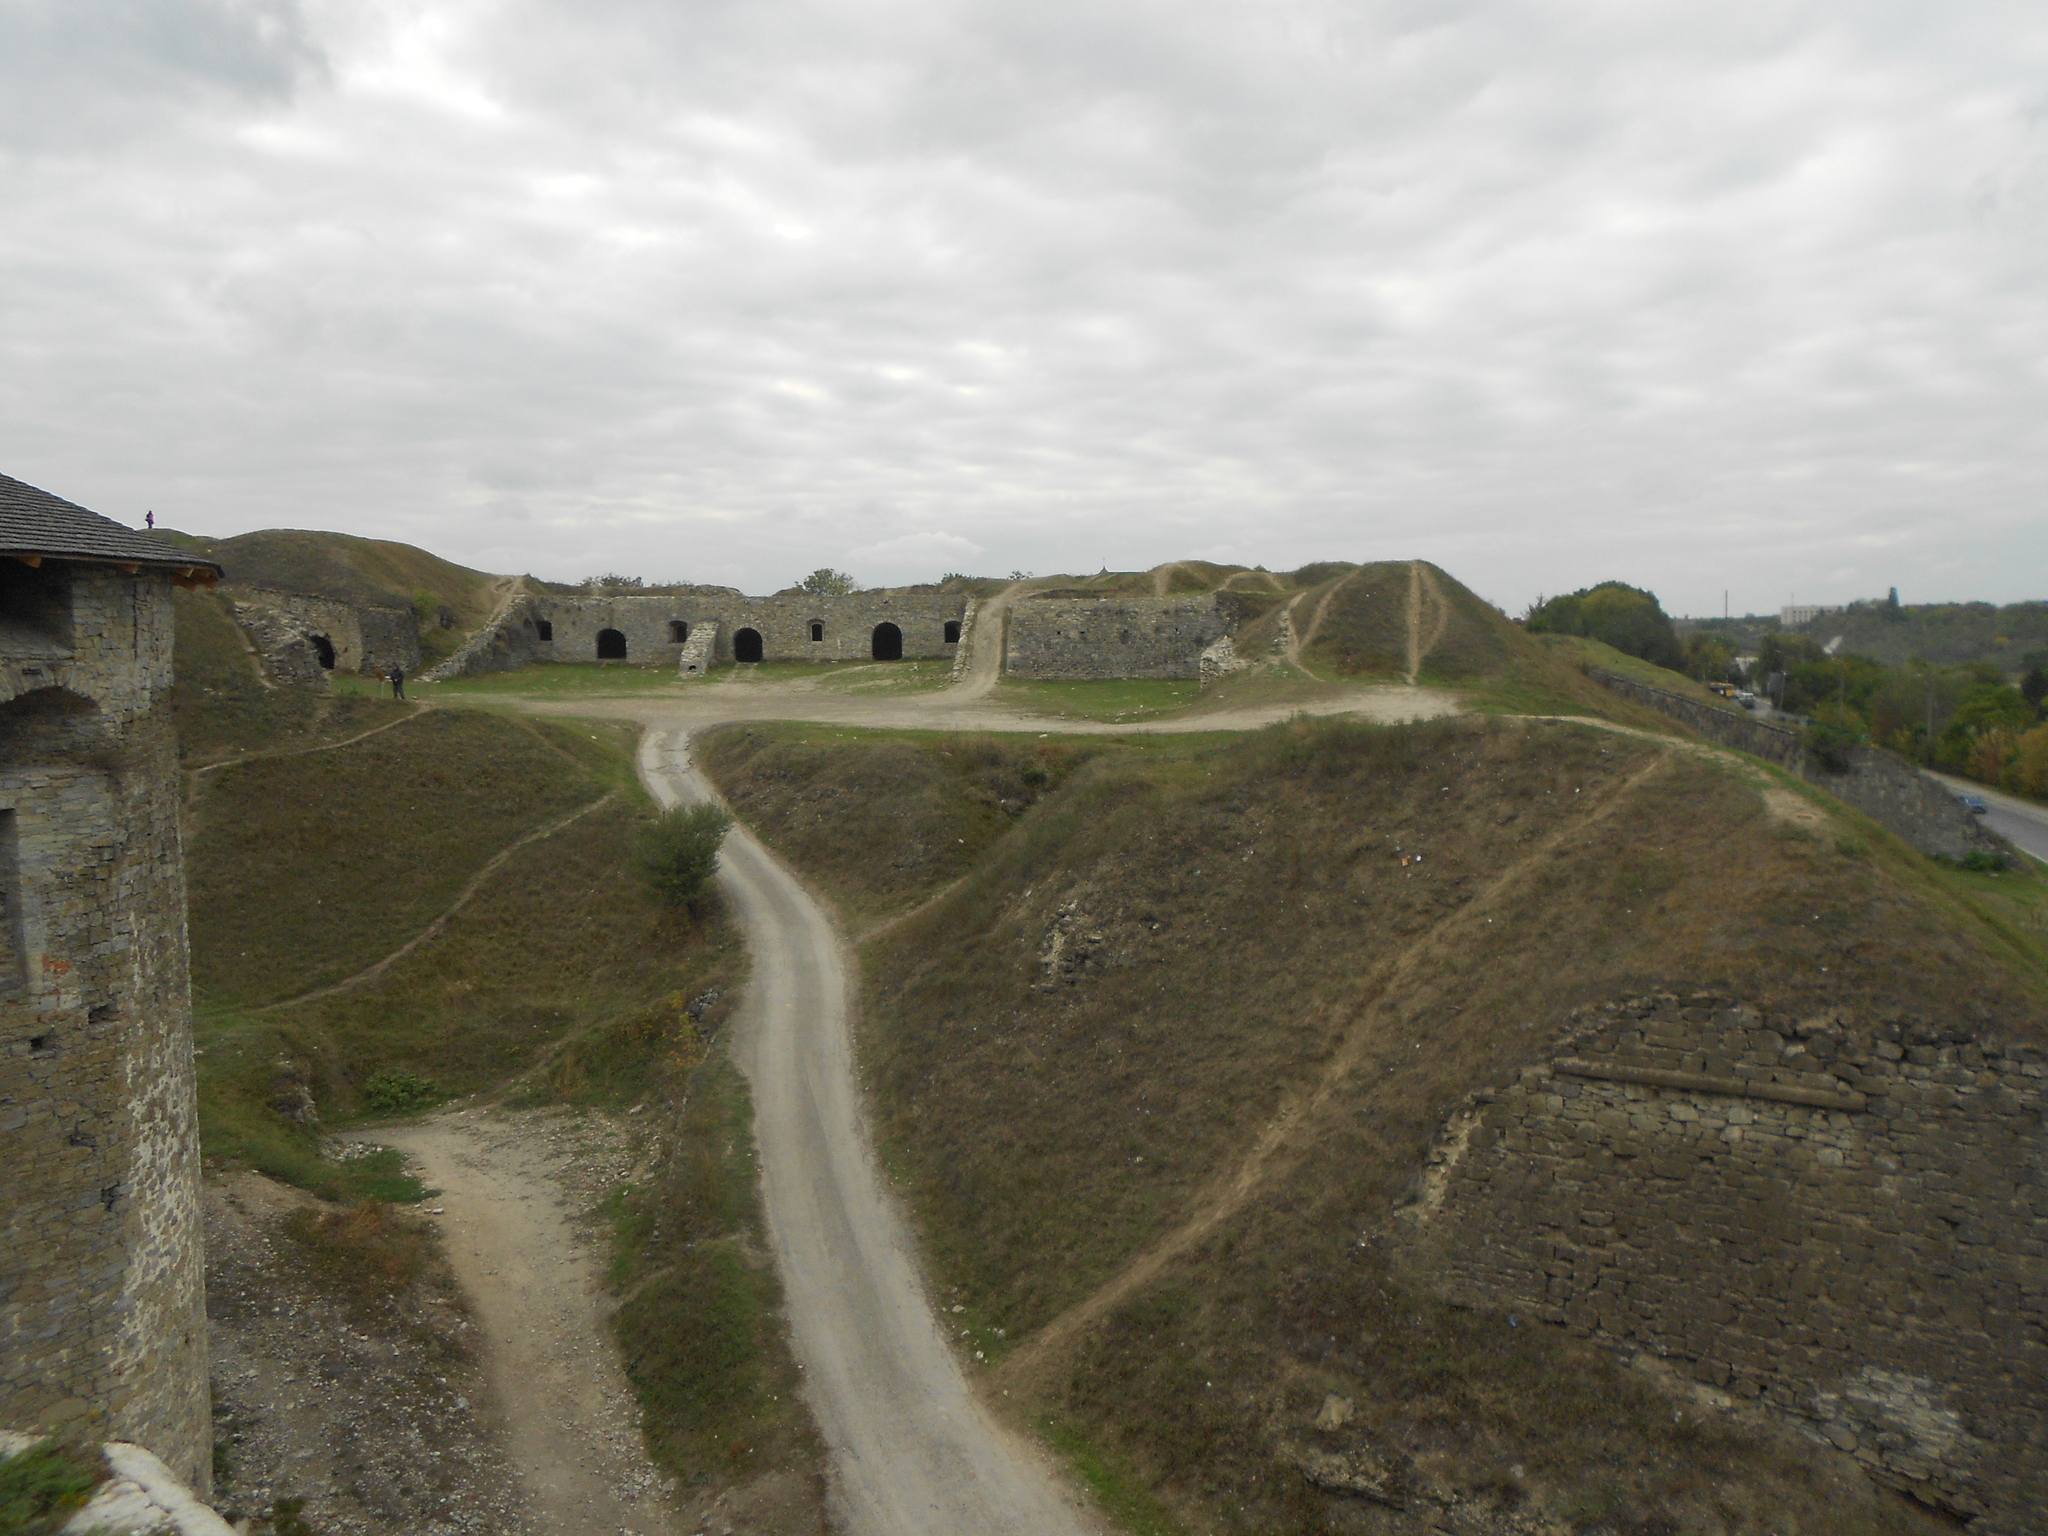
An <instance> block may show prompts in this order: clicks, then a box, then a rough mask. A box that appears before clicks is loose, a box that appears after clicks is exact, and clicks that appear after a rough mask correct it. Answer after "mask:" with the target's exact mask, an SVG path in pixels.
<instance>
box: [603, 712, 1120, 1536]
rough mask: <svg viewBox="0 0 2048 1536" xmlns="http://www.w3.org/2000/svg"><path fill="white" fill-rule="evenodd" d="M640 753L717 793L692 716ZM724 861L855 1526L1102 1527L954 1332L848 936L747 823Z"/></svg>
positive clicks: (829, 1423) (831, 1431) (781, 1191)
mask: <svg viewBox="0 0 2048 1536" xmlns="http://www.w3.org/2000/svg"><path fill="white" fill-rule="evenodd" d="M640 770H641V774H642V777H643V778H644V780H645V781H646V783H647V786H648V789H649V790H650V792H652V793H653V794H654V796H655V797H656V798H657V799H658V800H660V801H661V803H662V804H664V805H675V804H677V803H679V802H687V801H696V800H702V799H706V798H708V792H707V791H706V789H705V787H704V786H703V784H702V782H701V781H700V780H698V778H697V777H696V775H695V774H694V772H693V771H692V770H691V768H690V764H689V758H688V735H687V733H686V732H685V731H684V730H681V729H675V728H671V729H668V730H657V731H650V732H649V733H648V735H647V736H646V738H645V739H644V740H643V742H642V744H641V752H640ZM720 878H721V879H722V880H723V881H724V882H725V887H726V890H727V892H728V894H729V895H730V896H731V898H732V900H733V902H734V905H735V906H736V907H737V909H738V912H739V917H740V921H741V923H742V925H743V926H744V927H745V929H746V932H747V939H748V946H749V948H750V950H751V952H752V954H753V958H754V980H753V982H752V983H751V985H750V987H749V993H748V998H747V1001H746V1003H745V1005H744V1007H743V1010H742V1012H741V1015H740V1019H739V1032H738V1036H737V1052H738V1055H739V1058H740V1063H741V1066H742V1068H743V1070H745V1072H746V1074H747V1077H748V1079H749V1081H750V1082H751V1084H752V1086H753V1094H754V1117H755V1128H756V1135H757V1137H758V1139H759V1142H760V1147H761V1164H762V1187H763V1193H764V1199H765V1207H766V1212H767V1218H768V1228H769V1234H770V1237H771V1240H772V1241H773V1243H774V1246H775V1250H776V1258H777V1261H778V1263H779V1265H780V1268H781V1271H782V1277H783V1284H784V1287H785V1288H786V1291H787V1293H788V1299H789V1313H790V1319H791V1325H792V1332H793V1334H794V1342H795V1346H796V1356H797V1359H798V1361H799V1362H800V1364H801V1365H802V1367H803V1370H804V1379H805V1382H806V1388H807V1400H808V1401H809V1404H810V1407H811V1411H812V1414H813V1415H814V1416H815V1418H816V1420H817V1423H818V1428H819V1431H820V1433H821V1434H822V1435H823V1436H824V1439H825V1443H826V1446H827V1447H828V1451H829V1454H830V1456H831V1461H832V1516H833V1524H834V1526H835V1528H837V1529H839V1530H842V1531H846V1532H848V1533H850V1536H924V1533H929V1536H960V1533H963V1532H969V1531H972V1532H977V1533H987V1536H1007V1533H1016V1536H1026V1533H1029V1536H1080V1533H1082V1532H1084V1531H1094V1530H1097V1529H1099V1527H1098V1525H1097V1523H1096V1521H1095V1519H1094V1517H1093V1515H1092V1514H1091V1513H1090V1512H1089V1511H1088V1510H1086V1508H1085V1507H1084V1506H1083V1505H1082V1504H1081V1503H1080V1501H1079V1500H1078V1499H1077V1498H1076V1497H1075V1496H1074V1495H1073V1494H1071V1493H1070V1492H1069V1491H1068V1490H1067V1488H1066V1487H1065V1485H1064V1483H1063V1481H1062V1480H1061V1479H1060V1478H1059V1476H1058V1475H1057V1474H1056V1472H1055V1471H1054V1469H1053V1468H1052V1467H1051V1466H1050V1465H1049V1464H1048V1461H1047V1458H1046V1456H1045V1454H1044V1453H1043V1452H1042V1451H1040V1450H1039V1449H1038V1448H1037V1447H1035V1446H1032V1445H1029V1444H1027V1443H1026V1442H1024V1441H1022V1440H1020V1439H1019V1438H1018V1437H1017V1436H1015V1435H1013V1434H1011V1433H1010V1432H1009V1431H1007V1430H1005V1429H1004V1428H1003V1427H1002V1426H1000V1425H999V1424H997V1422H996V1421H995V1419H994V1418H993V1417H992V1416H991V1415H990V1414H989V1413H988V1412H987V1410H985V1409H984V1408H983V1407H982V1406H981V1404H980V1403H979V1402H978V1401H977V1400H976V1398H975V1396H974V1394H973V1393H972V1392H970V1390H969V1388H968V1384H967V1381H966V1378H965V1376H964V1375H963V1373H962V1367H961V1364H960V1362H959V1360H958V1359H957V1358H956V1357H955V1355H954V1354H953V1352H952V1349H951V1348H950V1346H949V1345H948V1343H947V1342H946V1340H945V1338H944V1337H943V1335H942V1334H941V1332H940V1329H939V1324H938V1321H937V1318H936V1316H935V1315H934V1313H933V1310H932V1306H931V1303H930V1300H929V1298H928V1297H927V1295H926V1293H925V1289H924V1285H923V1282H922V1280H921V1278H920V1276H919V1272H918V1266H917V1259H916V1256H915V1251H914V1249H913V1246H912V1243H911V1238H910V1233H909V1229H908V1227H907V1225H906V1224H905V1221H904V1218H903V1215H902V1213H901V1212H900V1211H899V1210H898V1208H897V1206H896V1204H895V1202H894V1200H892V1199H891V1198H890V1196H889V1194H888V1192H887V1191H886V1189H885V1188H884V1186H883V1181H882V1178H881V1175H880V1173H879V1171H878V1170H877V1168H876V1165H875V1159H874V1155H873V1152H872V1149H871V1146H870V1143H869V1140H868V1136H867V1130H866V1126H865V1125H864V1123H863V1119H862V1115H861V1110H860V1090H859V1088H858V1086H857V1084H856V1082H855V1080H854V1074H853V1061H852V1049H851V1042H850V1040H849V1037H848V1018H847V991H848V988H847V975H848V968H847V965H846V960H845V956H844V953H843V951H842V949H841V946H840V942H839V937H838V935H837V934H836V933H835V932H834V931H833V929H832V926H831V924H830V923H829V922H828V921H827V919H826V917H825V914H824V913H823V911H821V910H820V909H819V907H818V905H817V903H816V902H814V901H812V900H811V898H810V897H809V896H808V895H807V894H806V893H805V891H804V889H803V887H802V886H801V885H799V884H798V883H797V882H796V880H795V879H794V878H793V877H792V876H791V875H790V874H789V873H788V872H787V871H786V870H784V869H783V868H782V867H781V866H780V865H779V864H777V863H776V862H775V860H774V859H773V858H772V857H771V856H770V855H769V854H768V852H767V851H766V850H765V849H764V848H763V847H762V846H761V844H760V843H759V842H757V841H756V840H755V839H754V838H753V837H752V836H751V835H750V834H749V833H748V832H747V831H746V829H745V828H744V827H736V828H735V829H734V830H733V832H732V834H731V835H730V836H729V837H728V838H727V840H726V844H725V849H724V853H723V855H722V857H721V860H720Z"/></svg>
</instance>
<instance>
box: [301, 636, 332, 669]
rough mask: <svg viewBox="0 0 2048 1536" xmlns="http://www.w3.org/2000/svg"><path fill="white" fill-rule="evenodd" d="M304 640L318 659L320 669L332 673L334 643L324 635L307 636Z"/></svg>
mask: <svg viewBox="0 0 2048 1536" xmlns="http://www.w3.org/2000/svg"><path fill="white" fill-rule="evenodd" d="M306 639H307V640H309V641H310V642H311V643H312V646H313V654H314V655H315V656H318V657H319V658H320V665H321V667H322V668H324V669H325V670H327V671H329V672H332V671H333V670H334V642H333V641H332V640H330V639H328V638H327V637H326V636H325V635H308V636H306Z"/></svg>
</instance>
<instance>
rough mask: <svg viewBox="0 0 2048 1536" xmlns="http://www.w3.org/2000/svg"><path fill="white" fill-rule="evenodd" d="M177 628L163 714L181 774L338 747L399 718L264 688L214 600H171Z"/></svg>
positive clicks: (399, 709) (186, 595) (384, 705)
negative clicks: (171, 723) (167, 713)
mask: <svg viewBox="0 0 2048 1536" xmlns="http://www.w3.org/2000/svg"><path fill="white" fill-rule="evenodd" d="M177 626H178V639H177V651H176V659H175V664H174V667H173V672H172V690H171V710H172V717H173V719H174V720H175V721H176V722H177V731H178V753H179V757H180V759H181V760H182V761H183V762H184V763H185V765H186V766H187V767H198V766H202V765H204V764H208V763H218V762H225V761H229V760H231V759H233V758H236V757H240V756H243V755H245V754H247V753H252V752H266V751H276V750H278V749H280V748H296V747H306V746H316V745H318V744H320V743H321V742H325V741H338V740H340V739H341V738H343V737H344V736H352V735H354V734H356V733H357V732H359V731H365V730H368V729H370V728H371V727H372V726H376V725H380V724H383V723H385V722H387V721H390V720H395V719H398V718H400V717H401V716H402V715H403V712H404V711H403V706H401V705H398V704H395V703H391V702H387V701H384V700H381V699H362V698H346V697H338V696H331V695H328V694H320V693H313V692H310V691H307V690H303V689H296V688H266V687H265V686H264V684H263V678H262V674H261V672H260V671H259V670H258V668H257V665H256V659H255V657H254V656H252V655H251V654H250V652H249V647H248V642H247V641H246V640H245V639H244V638H243V635H242V631H241V629H240V627H239V626H237V625H236V623H235V621H234V619H233V617H232V616H231V615H230V613H229V611H228V605H227V599H226V598H224V597H222V596H221V595H220V594H219V593H217V592H205V591H200V592H180V593H178V594H177Z"/></svg>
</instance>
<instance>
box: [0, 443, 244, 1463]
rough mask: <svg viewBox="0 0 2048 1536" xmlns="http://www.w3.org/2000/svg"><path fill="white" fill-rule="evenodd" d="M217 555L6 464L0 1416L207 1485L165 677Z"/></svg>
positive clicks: (172, 753) (193, 1155)
mask: <svg viewBox="0 0 2048 1536" xmlns="http://www.w3.org/2000/svg"><path fill="white" fill-rule="evenodd" d="M219 577H220V569H219V567H218V566H215V565H212V564H210V563H209V562H206V561H202V560H196V559H194V558H193V557H191V556H189V555H187V554H185V553H183V552H182V551H180V550H179V549H178V548H177V547H176V546H175V545H173V544H171V543H169V542H168V541H166V540H163V539H159V538H156V537H155V536H153V535H149V534H142V533H137V532H136V531H134V530H133V529H130V528H125V527H123V526H122V525H121V524H119V523H115V522H112V521H110V520H109V519H107V518H104V517H101V516H99V515H98V514H97V513H93V512H88V511H87V510H86V509H85V508H83V507H79V506H74V505H72V504H71V503H70V502H68V501H64V500H61V499H60V498H58V497H55V496H52V495H49V494H48V493H46V492H44V491H39V490H37V489H36V488H35V487H33V486H30V485H24V484H22V483H21V482H20V481H18V480H13V479H10V478H8V477H7V476H5V475H0V1428H7V1429H18V1430H32V1431H43V1430H51V1431H56V1432H59V1433H67V1434H79V1435H90V1436H91V1437H93V1438H98V1439H117V1440H131V1441H134V1442H136V1443H138V1444H140V1445H142V1446H144V1447H146V1448H147V1449H149V1450H151V1451H154V1452H155V1453H156V1454H157V1455H158V1456H160V1457H161V1458H162V1459H163V1460H164V1461H165V1462H166V1463H168V1464H169V1465H170V1467H171V1468H172V1469H173V1470H174V1471H176V1472H177V1473H178V1474H179V1475H180V1476H182V1477H184V1478H186V1479H187V1480H188V1481H190V1482H191V1483H192V1484H193V1485H194V1486H196V1487H199V1488H202V1489H203V1488H205V1487H206V1486H207V1485H208V1484H209V1482H210V1481H211V1478H210V1473H211V1467H212V1454H211V1445H212V1435H211V1426H210V1423H209V1417H210V1415H209V1410H208V1395H207V1369H206V1317H205V1295H204V1288H203V1278H204V1276H203V1265H202V1259H201V1252H200V1232H199V1140H198V1125H197V1118H196V1107H195V1089H194V1081H193V1063H192V1003H191V990H190V979H189V965H188V954H187V949H186V940H185V876H184V862H183V855H182V852H181V850H180V847H179V841H178V768H177V744H176V742H175V740H174V739H173V736H172V730H171V710H170V690H171V645H172V610H171V593H172V588H173V587H174V586H176V585H181V584H182V585H187V586H191V585H199V584H211V583H212V582H214V581H216V580H218V579H219Z"/></svg>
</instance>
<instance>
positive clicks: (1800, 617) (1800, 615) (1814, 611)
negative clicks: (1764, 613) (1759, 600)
mask: <svg viewBox="0 0 2048 1536" xmlns="http://www.w3.org/2000/svg"><path fill="white" fill-rule="evenodd" d="M1841 611H1842V605H1841V604H1840V603H1834V604H1827V603H1788V604H1786V606H1784V607H1783V608H1780V609H1779V610H1778V627H1779V628H1780V629H1797V628H1799V626H1800V625H1802V624H1811V623H1812V622H1813V621H1814V620H1815V619H1817V618H1819V617H1820V616H1821V615H1822V614H1824V613H1840V612H1841Z"/></svg>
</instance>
